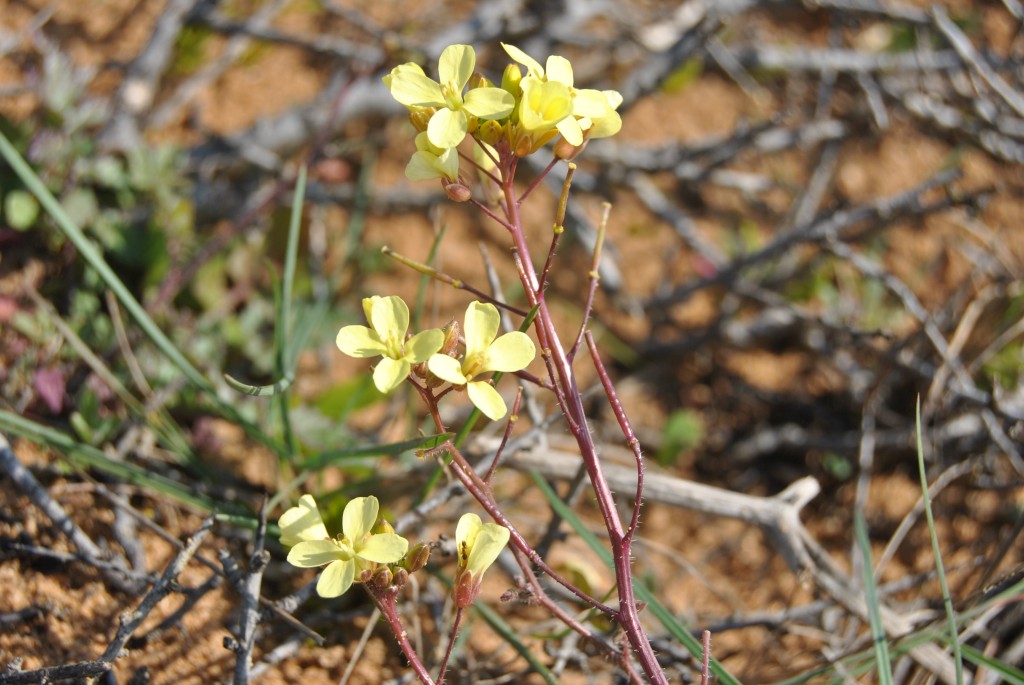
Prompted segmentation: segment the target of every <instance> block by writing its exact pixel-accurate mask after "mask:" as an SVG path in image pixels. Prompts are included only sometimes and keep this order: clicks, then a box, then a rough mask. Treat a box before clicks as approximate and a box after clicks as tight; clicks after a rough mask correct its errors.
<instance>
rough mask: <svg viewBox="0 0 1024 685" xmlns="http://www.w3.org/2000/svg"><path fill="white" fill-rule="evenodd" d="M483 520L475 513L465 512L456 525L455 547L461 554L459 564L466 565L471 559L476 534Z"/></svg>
mask: <svg viewBox="0 0 1024 685" xmlns="http://www.w3.org/2000/svg"><path fill="white" fill-rule="evenodd" d="M481 525H483V522H482V521H481V520H480V517H479V516H477V515H476V514H473V513H468V514H463V515H462V517H461V518H459V523H458V525H457V526H455V549H456V552H457V553H458V555H459V565H460V566H465V565H466V561H467V560H468V559H469V553H470V552H471V551H472V549H473V543H474V542H476V534H477V533H479V532H480V526H481Z"/></svg>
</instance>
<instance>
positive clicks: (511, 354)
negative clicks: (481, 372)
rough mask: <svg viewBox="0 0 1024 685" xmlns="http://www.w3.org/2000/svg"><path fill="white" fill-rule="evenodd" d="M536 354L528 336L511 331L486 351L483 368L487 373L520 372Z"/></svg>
mask: <svg viewBox="0 0 1024 685" xmlns="http://www.w3.org/2000/svg"><path fill="white" fill-rule="evenodd" d="M536 354H537V349H536V348H535V347H534V346H533V341H532V340H530V336H528V335H526V333H522V332H520V331H512V332H511V333H506V334H505V335H503V336H501V337H500V338H498V339H497V340H495V341H494V342H493V343H492V344H491V346H490V348H489V349H488V350H487V359H486V362H485V368H486V369H487V370H488V371H505V372H512V371H522V370H523V369H525V368H526V367H527V366H529V365H530V362H532V361H533V357H534V355H536Z"/></svg>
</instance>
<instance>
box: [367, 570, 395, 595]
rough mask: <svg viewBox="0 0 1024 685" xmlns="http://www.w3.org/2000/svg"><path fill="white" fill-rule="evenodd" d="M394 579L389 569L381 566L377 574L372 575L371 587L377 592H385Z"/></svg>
mask: <svg viewBox="0 0 1024 685" xmlns="http://www.w3.org/2000/svg"><path fill="white" fill-rule="evenodd" d="M394 579H395V577H394V575H393V574H392V573H391V569H390V568H388V567H387V566H381V567H380V568H379V569H377V572H376V573H374V574H373V581H372V582H373V587H375V588H376V589H378V590H387V589H388V588H389V587H391V583H392V581H394Z"/></svg>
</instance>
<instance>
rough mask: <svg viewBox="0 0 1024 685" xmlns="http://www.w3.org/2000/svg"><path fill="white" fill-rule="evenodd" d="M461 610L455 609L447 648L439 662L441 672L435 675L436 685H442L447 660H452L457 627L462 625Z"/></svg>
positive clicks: (457, 634) (457, 633)
mask: <svg viewBox="0 0 1024 685" xmlns="http://www.w3.org/2000/svg"><path fill="white" fill-rule="evenodd" d="M462 611H463V610H462V608H461V607H458V608H456V609H455V619H454V620H453V621H452V632H451V634H450V635H449V636H448V648H447V649H446V650H445V651H444V659H443V660H442V661H441V670H440V671H439V672H438V674H437V685H444V674H445V671H447V670H448V660H449V659H451V658H452V649H453V648H454V647H455V638H457V637H458V636H459V626H460V625H462Z"/></svg>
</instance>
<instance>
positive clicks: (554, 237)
mask: <svg viewBox="0 0 1024 685" xmlns="http://www.w3.org/2000/svg"><path fill="white" fill-rule="evenodd" d="M575 173H576V165H575V164H569V171H567V172H566V174H565V181H563V182H562V194H561V195H560V196H559V197H558V207H557V208H556V210H555V225H554V227H553V228H552V230H551V245H550V246H549V247H548V256H547V257H546V258H545V259H544V270H543V271H542V272H541V274H540V287H539V288H538V290H544V287H545V285H546V284H547V280H548V273H550V271H551V264H552V262H553V261H554V259H555V251H557V250H558V243H559V241H560V240H561V238H562V234H563V233H565V210H566V208H568V206H569V188H571V187H572V177H573V175H574V174H575ZM519 201H520V202H522V201H523V198H519Z"/></svg>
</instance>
